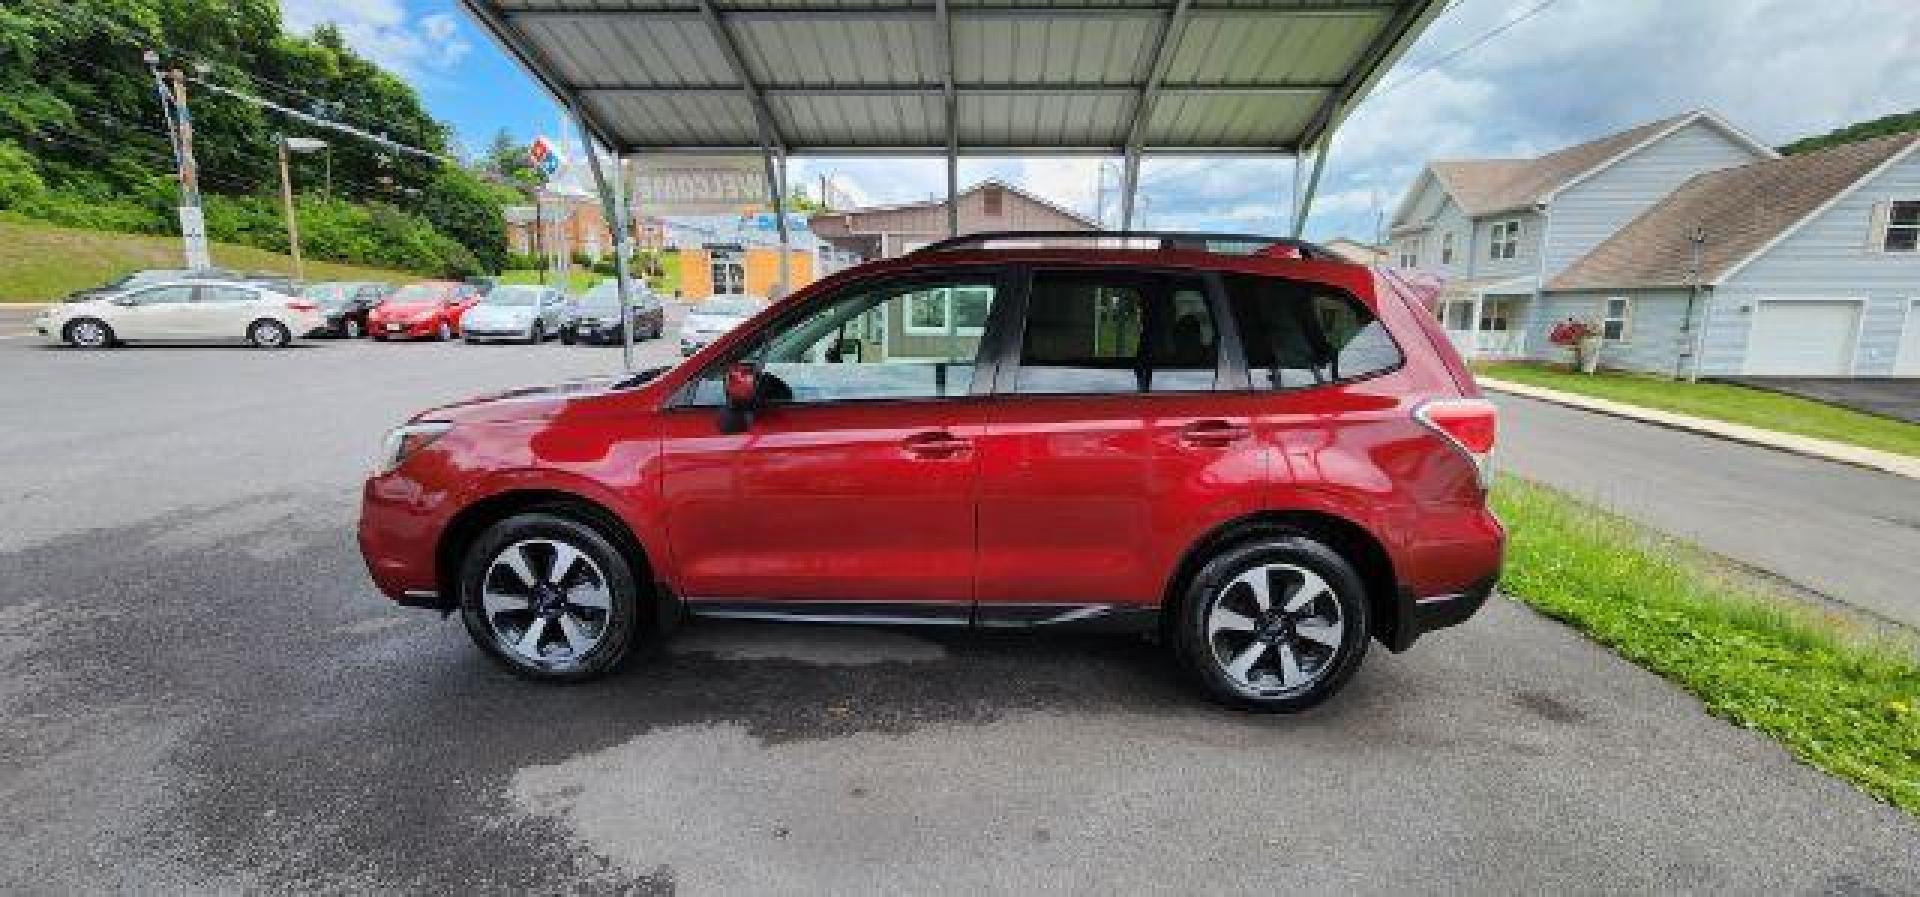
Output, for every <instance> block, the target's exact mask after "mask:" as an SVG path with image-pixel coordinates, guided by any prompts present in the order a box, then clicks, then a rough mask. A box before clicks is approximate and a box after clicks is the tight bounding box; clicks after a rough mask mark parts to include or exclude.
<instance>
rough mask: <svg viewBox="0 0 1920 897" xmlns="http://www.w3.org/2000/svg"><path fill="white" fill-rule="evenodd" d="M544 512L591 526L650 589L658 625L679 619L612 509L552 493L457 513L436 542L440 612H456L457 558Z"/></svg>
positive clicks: (495, 498)
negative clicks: (509, 522)
mask: <svg viewBox="0 0 1920 897" xmlns="http://www.w3.org/2000/svg"><path fill="white" fill-rule="evenodd" d="M536 511H544V512H549V513H558V514H563V515H568V516H573V517H576V518H579V519H582V520H585V521H586V522H588V523H591V524H593V525H595V526H597V527H599V528H600V529H601V531H602V532H604V533H606V534H607V536H608V537H609V538H611V539H613V541H614V542H615V544H617V545H619V546H620V548H621V549H622V550H624V551H625V552H626V553H627V556H628V557H629V558H631V559H632V560H633V561H634V563H635V565H636V569H635V571H634V572H635V574H636V578H637V579H639V580H640V582H641V583H642V584H643V585H645V586H647V587H649V588H651V589H653V591H654V594H655V596H656V597H657V598H660V599H663V600H659V601H657V602H655V603H656V607H657V613H658V616H659V623H660V624H662V625H667V626H670V625H671V624H672V622H673V621H674V620H675V619H677V616H678V612H677V607H676V606H675V605H676V602H674V601H672V600H667V599H670V598H671V593H670V591H669V590H668V589H667V588H666V587H665V585H664V583H663V582H662V580H661V577H660V575H659V572H658V571H659V567H658V566H656V565H655V564H654V561H653V557H652V555H651V554H650V553H649V552H648V551H647V546H646V544H645V543H643V542H641V541H640V537H639V535H638V534H636V533H635V532H634V530H633V527H631V526H628V525H627V522H626V520H625V519H624V518H622V517H621V516H620V515H619V514H618V513H616V512H615V511H614V510H613V509H612V508H609V507H607V506H606V505H604V504H601V503H600V502H598V501H595V500H593V499H592V498H589V497H587V496H585V495H582V494H580V493H578V492H569V491H566V490H563V489H550V488H521V489H509V490H506V491H503V492H496V493H494V494H492V495H488V496H486V497H485V498H482V499H480V500H478V501H475V502H473V503H472V504H469V505H467V506H466V507H464V508H461V509H460V511H459V512H458V513H456V514H454V515H453V517H452V518H450V519H449V520H448V521H447V525H446V526H445V527H443V528H441V530H440V538H439V540H438V541H437V542H436V543H435V545H434V550H433V568H434V579H435V584H436V585H437V586H438V587H439V594H440V596H441V597H440V601H441V605H442V609H444V610H453V609H456V608H458V607H459V595H460V583H459V577H460V556H461V554H462V553H463V552H464V551H465V550H466V548H467V546H468V545H470V544H472V542H473V540H474V539H476V538H478V537H479V536H480V534H481V533H482V532H484V531H485V530H486V528H487V527H489V526H492V525H493V524H495V523H498V522H500V521H502V520H505V519H507V518H508V517H512V516H513V515H515V514H523V513H528V512H536Z"/></svg>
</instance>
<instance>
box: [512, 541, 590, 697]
mask: <svg viewBox="0 0 1920 897" xmlns="http://www.w3.org/2000/svg"><path fill="white" fill-rule="evenodd" d="M480 588H481V591H480V606H481V610H482V612H483V614H484V616H485V618H486V622H487V626H488V627H489V628H490V629H491V630H492V631H493V636H494V638H495V639H496V640H498V642H499V644H500V647H501V648H503V649H504V650H506V651H507V652H508V653H511V654H513V655H514V656H516V657H517V658H519V659H520V660H522V661H524V662H526V663H530V664H532V665H535V666H539V667H544V668H548V669H569V668H572V667H577V666H579V665H580V663H581V661H582V660H583V659H584V658H586V656H587V655H588V654H590V653H591V652H592V651H593V649H594V647H595V646H597V645H599V644H600V641H601V639H602V638H604V637H605V636H606V634H607V630H608V626H609V624H610V623H611V622H612V613H613V592H612V589H611V588H610V587H609V585H608V581H607V577H606V574H605V573H604V572H602V571H601V569H600V565H599V564H597V563H595V562H594V560H593V558H592V557H591V556H589V555H588V554H587V553H586V552H585V551H582V550H581V549H580V548H579V547H577V546H574V545H572V544H569V543H567V542H564V541H561V540H558V539H550V538H541V539H523V540H521V541H518V542H515V543H513V544H511V545H508V546H507V547H506V548H505V549H503V550H502V551H501V552H500V553H499V554H498V555H495V556H494V558H493V561H492V562H491V563H489V564H488V565H487V572H486V574H485V577H484V578H483V579H482V580H481V584H480Z"/></svg>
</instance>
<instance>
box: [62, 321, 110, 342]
mask: <svg viewBox="0 0 1920 897" xmlns="http://www.w3.org/2000/svg"><path fill="white" fill-rule="evenodd" d="M66 337H67V342H68V343H70V344H72V345H73V346H75V347H77V348H81V349H105V348H108V347H109V346H112V345H113V328H112V327H108V326H107V322H105V321H101V320H96V319H94V318H77V319H75V320H73V321H72V322H70V323H68V324H67V330H66Z"/></svg>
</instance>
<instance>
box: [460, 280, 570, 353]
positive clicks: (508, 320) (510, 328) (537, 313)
mask: <svg viewBox="0 0 1920 897" xmlns="http://www.w3.org/2000/svg"><path fill="white" fill-rule="evenodd" d="M566 314H567V296H566V294H565V293H562V292H560V291H559V290H557V289H554V288H553V287H542V286H525V285H519V284H504V285H501V286H497V287H494V288H493V290H492V292H489V293H487V295H486V296H485V297H483V298H482V299H481V300H480V301H479V302H477V303H475V304H474V306H473V307H472V308H469V309H467V313H466V315H465V316H464V317H462V318H461V319H460V330H461V332H462V333H464V334H466V339H467V342H469V343H477V342H480V341H481V340H501V339H511V340H520V341H522V342H528V343H541V342H545V341H546V339H547V337H549V336H552V335H553V334H556V333H559V332H560V322H561V321H563V320H565V318H566Z"/></svg>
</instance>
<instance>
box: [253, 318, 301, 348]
mask: <svg viewBox="0 0 1920 897" xmlns="http://www.w3.org/2000/svg"><path fill="white" fill-rule="evenodd" d="M247 342H248V343H251V344H252V345H253V347H254V348H256V349H284V348H286V347H288V346H290V345H293V334H292V333H291V332H289V331H288V330H287V325H285V324H282V323H280V322H279V321H276V320H273V319H272V318H261V319H260V320H258V321H255V322H253V323H251V324H248V325H247Z"/></svg>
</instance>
